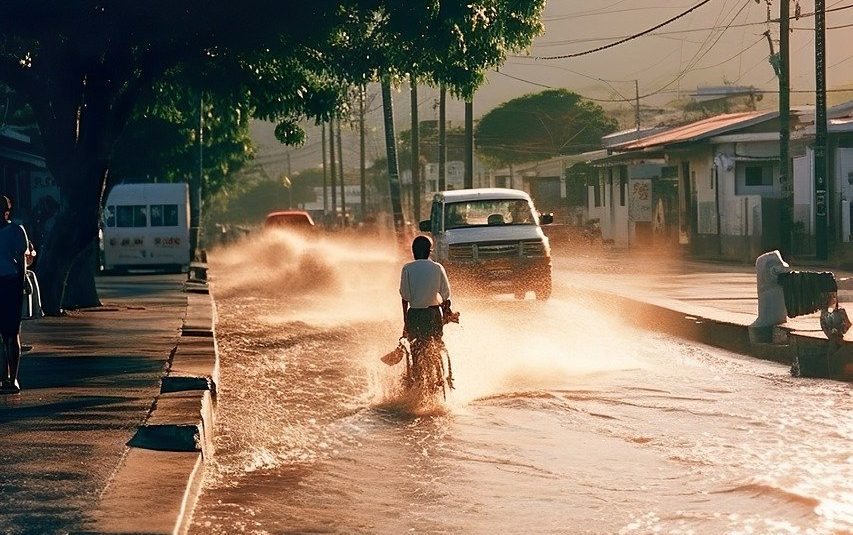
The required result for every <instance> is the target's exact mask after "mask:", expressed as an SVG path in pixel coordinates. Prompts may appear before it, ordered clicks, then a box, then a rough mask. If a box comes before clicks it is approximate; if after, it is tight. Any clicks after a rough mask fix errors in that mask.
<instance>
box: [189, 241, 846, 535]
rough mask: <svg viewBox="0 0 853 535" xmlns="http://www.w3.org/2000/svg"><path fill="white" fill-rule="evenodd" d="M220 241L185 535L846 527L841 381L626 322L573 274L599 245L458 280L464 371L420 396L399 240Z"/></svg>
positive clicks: (454, 332) (451, 342)
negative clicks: (215, 374) (536, 264)
mask: <svg viewBox="0 0 853 535" xmlns="http://www.w3.org/2000/svg"><path fill="white" fill-rule="evenodd" d="M266 253H269V254H266ZM211 258H212V261H213V266H214V267H213V270H212V273H213V278H214V280H213V291H214V295H215V297H216V302H217V307H218V312H219V317H220V322H219V325H218V331H217V338H218V340H219V343H220V350H221V374H222V378H221V385H220V391H219V396H220V397H219V403H220V404H219V410H218V414H217V426H218V427H217V430H218V431H217V437H216V438H215V447H216V456H215V457H214V459H213V462H212V463H210V464H209V465H208V467H207V470H206V474H205V485H204V489H203V492H202V495H201V497H200V499H199V503H198V506H197V508H196V511H195V514H194V518H193V522H194V527H193V529H192V530H191V531H192V532H194V533H232V532H234V531H238V530H239V531H245V532H250V533H305V532H323V533H401V532H414V533H497V532H500V533H821V534H822V533H845V532H849V531H851V530H853V484H851V481H853V470H851V465H850V457H849V450H850V448H849V445H850V444H851V440H853V415H852V414H853V411H851V408H853V402H851V392H850V388H849V385H848V384H845V383H840V382H834V381H828V380H802V379H795V378H792V377H790V375H789V371H788V367H787V366H782V365H779V364H774V363H772V362H765V361H760V360H756V359H753V358H751V357H746V356H742V355H738V354H734V353H729V352H726V351H723V350H720V349H714V348H711V347H707V346H702V345H698V344H694V343H689V342H685V341H683V340H679V339H675V338H672V337H670V336H668V335H665V334H659V333H654V332H649V331H644V330H640V329H638V328H637V327H636V326H635V325H633V324H632V322H631V319H630V318H625V317H623V316H621V315H620V314H619V311H618V310H614V309H613V308H612V307H609V306H607V304H606V303H599V302H595V301H592V300H589V299H586V298H584V297H582V296H579V295H577V294H576V292H574V291H573V285H574V284H577V283H578V282H582V279H583V277H586V276H588V277H589V281H590V282H594V281H595V280H597V279H596V278H597V277H599V276H600V275H602V272H604V273H605V274H606V270H603V269H601V266H602V265H603V264H602V263H601V259H593V261H592V262H591V263H589V264H588V268H587V275H584V273H583V272H581V271H580V270H579V269H578V265H577V264H575V265H574V266H573V267H572V268H571V269H569V267H568V265H569V264H570V263H571V262H570V259H557V263H556V265H557V276H556V277H555V290H554V296H553V298H552V299H551V300H550V301H549V302H547V303H541V302H537V301H535V300H533V299H527V300H525V301H516V300H513V299H512V298H511V296H490V295H483V296H470V295H469V296H459V297H458V298H457V297H455V298H454V303H456V306H455V307H454V308H456V309H457V310H459V311H460V312H461V313H462V323H461V325H460V326H450V327H448V329H447V334H446V336H445V340H446V342H447V345H448V348H449V350H450V352H451V355H452V357H453V359H454V360H453V365H454V367H453V369H454V377H455V379H456V385H457V389H456V390H455V391H454V392H453V394H452V395H451V397H450V399H449V401H448V402H447V403H446V404H439V405H438V406H435V405H427V406H425V405H423V404H420V403H418V402H417V400H412V399H409V398H408V397H407V396H406V394H405V392H403V391H401V389H400V387H399V384H400V383H399V374H400V370H399V369H397V368H389V367H387V366H385V365H384V364H382V363H380V362H379V357H380V356H381V355H383V354H384V353H385V352H387V351H388V350H389V349H391V348H392V347H393V345H394V343H395V342H396V339H397V336H399V331H400V327H401V325H400V319H399V316H400V311H399V298H398V297H397V295H396V287H397V284H398V277H399V267H400V265H401V263H402V259H401V257H399V256H398V254H397V252H396V251H395V250H389V249H386V248H384V247H382V246H381V245H378V244H374V243H370V242H358V241H357V240H350V241H347V242H343V241H337V240H334V239H325V238H324V239H321V240H315V241H313V242H311V243H307V242H303V241H300V240H298V239H294V238H287V237H281V238H279V239H276V240H270V241H263V240H261V241H258V242H254V243H252V242H247V243H246V244H244V245H243V246H241V247H240V248H236V249H232V250H230V251H220V252H219V254H218V255H217V254H214V255H212V257H211ZM245 258H254V259H258V260H257V261H256V262H254V263H253V264H252V265H251V266H247V265H246V263H245V262H244V259H245ZM669 269H670V268H667V270H668V271H664V272H663V273H653V272H652V271H651V268H649V271H647V272H644V273H642V275H639V274H638V272H637V271H634V272H633V273H632V276H633V277H644V278H645V277H648V280H649V281H651V280H652V279H653V277H656V276H658V275H660V276H661V279H659V282H656V283H655V284H657V285H663V284H665V279H666V277H668V276H671V275H673V274H675V273H678V272H679V270H680V268H671V270H669ZM746 269H748V268H745V270H744V271H746ZM682 274H683V273H682ZM688 276H689V275H688ZM743 276H744V280H743V281H742V283H741V284H742V285H743V288H744V290H745V289H746V285H747V280H746V277H747V274H746V273H744V274H743ZM641 280H642V279H641ZM724 286H727V285H724ZM658 287H660V286H658ZM716 297H720V298H721V299H720V301H723V302H725V301H727V300H726V299H725V297H726V296H725V295H723V294H721V295H718V296H716ZM738 306H740V305H738ZM728 312H731V313H739V312H738V311H737V310H730V311H728ZM742 313H743V314H746V312H745V311H744V312H742Z"/></svg>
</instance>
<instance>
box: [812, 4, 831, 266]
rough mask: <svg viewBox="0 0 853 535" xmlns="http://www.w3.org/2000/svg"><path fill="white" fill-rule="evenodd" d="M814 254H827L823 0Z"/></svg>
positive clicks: (821, 9)
mask: <svg viewBox="0 0 853 535" xmlns="http://www.w3.org/2000/svg"><path fill="white" fill-rule="evenodd" d="M814 7H815V9H814V10H815V19H814V22H815V28H814V47H815V62H814V63H815V118H814V121H815V141H814V186H815V255H816V256H817V258H818V260H827V258H828V257H829V243H828V242H829V240H828V236H827V233H828V229H827V209H828V205H829V201H828V199H827V187H826V181H827V166H826V0H815V6H814Z"/></svg>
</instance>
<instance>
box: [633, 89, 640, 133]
mask: <svg viewBox="0 0 853 535" xmlns="http://www.w3.org/2000/svg"><path fill="white" fill-rule="evenodd" d="M634 99H635V103H636V104H635V106H634V109H635V114H636V119H637V132H639V131H640V81H639V80H634Z"/></svg>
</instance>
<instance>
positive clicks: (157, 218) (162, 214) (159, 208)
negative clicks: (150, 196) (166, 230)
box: [151, 204, 178, 227]
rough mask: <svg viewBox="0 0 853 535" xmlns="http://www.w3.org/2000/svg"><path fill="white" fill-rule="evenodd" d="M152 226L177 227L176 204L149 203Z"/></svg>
mask: <svg viewBox="0 0 853 535" xmlns="http://www.w3.org/2000/svg"><path fill="white" fill-rule="evenodd" d="M151 226H152V227H177V226H178V205H177V204H152V205H151Z"/></svg>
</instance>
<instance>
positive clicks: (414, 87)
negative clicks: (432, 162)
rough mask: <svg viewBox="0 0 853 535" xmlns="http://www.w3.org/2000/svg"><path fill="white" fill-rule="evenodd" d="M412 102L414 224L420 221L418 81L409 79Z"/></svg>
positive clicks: (413, 78) (412, 78)
mask: <svg viewBox="0 0 853 535" xmlns="http://www.w3.org/2000/svg"><path fill="white" fill-rule="evenodd" d="M409 84H410V86H411V89H410V91H409V95H410V97H411V101H412V103H411V104H412V215H413V216H414V218H415V222H419V221H420V220H421V133H420V120H419V119H418V81H417V80H416V79H415V77H414V76H412V77H411V78H410V79H409Z"/></svg>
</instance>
